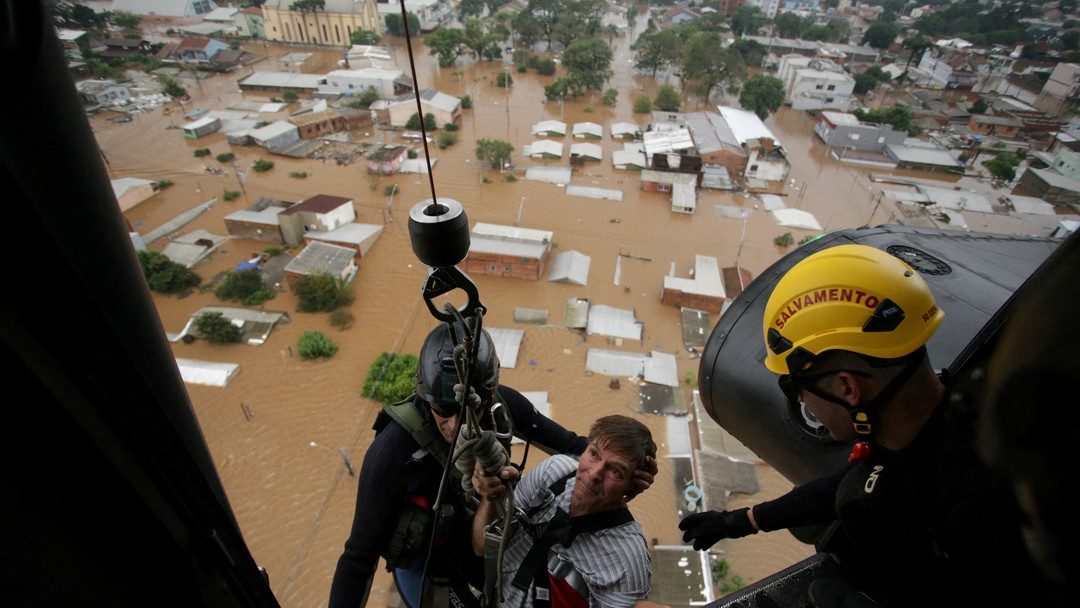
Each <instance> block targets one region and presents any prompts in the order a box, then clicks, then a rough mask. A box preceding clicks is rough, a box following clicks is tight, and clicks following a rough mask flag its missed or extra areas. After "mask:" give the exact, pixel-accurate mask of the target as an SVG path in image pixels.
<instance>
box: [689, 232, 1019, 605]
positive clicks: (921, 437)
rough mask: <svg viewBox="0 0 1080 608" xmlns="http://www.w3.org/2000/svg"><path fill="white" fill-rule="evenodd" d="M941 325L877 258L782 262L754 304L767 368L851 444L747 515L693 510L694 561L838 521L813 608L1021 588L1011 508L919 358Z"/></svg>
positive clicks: (897, 268) (916, 287)
mask: <svg viewBox="0 0 1080 608" xmlns="http://www.w3.org/2000/svg"><path fill="white" fill-rule="evenodd" d="M943 316H944V313H943V312H942V310H941V309H940V308H939V306H938V305H937V303H936V301H935V299H934V296H933V294H932V293H931V292H930V289H929V287H928V286H927V284H926V282H925V281H924V280H923V278H922V277H921V276H920V275H919V274H918V273H917V272H916V271H915V270H913V269H912V268H911V267H910V266H908V265H907V264H905V263H904V262H902V261H901V260H899V259H898V258H896V257H893V256H892V255H889V254H888V253H886V252H884V251H881V250H879V249H876V248H873V247H869V246H865V245H841V246H836V247H832V248H828V249H824V250H822V251H818V252H816V253H814V254H812V255H810V256H808V257H807V258H806V259H804V260H802V261H800V262H799V263H798V264H796V265H795V266H794V267H792V268H791V269H790V270H789V271H788V272H787V273H786V274H785V275H784V276H783V277H782V278H781V279H780V280H779V281H778V282H777V284H776V287H775V289H774V291H773V293H772V295H771V297H770V298H769V300H768V303H767V304H766V307H765V316H764V320H763V321H764V322H763V325H764V327H763V333H764V338H765V345H766V353H765V354H766V357H765V366H766V367H767V368H768V369H769V370H770V371H772V372H774V373H776V374H778V375H779V385H780V389H781V390H782V391H783V392H784V394H785V395H786V396H787V397H788V399H789V400H791V401H792V402H793V403H796V404H798V405H799V406H801V407H803V408H804V409H806V410H808V411H809V412H810V413H811V414H812V415H813V416H814V417H815V418H816V419H817V420H818V421H820V422H821V423H822V424H823V425H824V426H825V428H826V429H827V430H828V432H829V434H830V435H831V436H832V438H833V439H834V440H836V441H838V442H844V443H851V442H855V446H854V449H853V452H852V460H853V462H852V463H851V464H850V465H849V466H848V467H846V468H843V469H841V470H839V471H837V472H835V473H833V474H830V475H827V476H825V477H822V478H820V479H817V480H814V481H811V482H809V483H807V484H805V485H803V486H799V487H798V488H796V489H795V490H793V491H792V492H791V493H789V494H788V495H785V496H783V497H781V498H778V499H776V500H775V501H770V502H767V503H762V504H759V505H755V506H754V507H753V508H751V509H742V510H739V511H734V512H719V513H718V512H714V511H710V512H707V513H700V514H692V515H689V516H687V517H686V518H685V519H684V520H683V521H682V522H681V523H680V525H679V527H680V528H681V529H683V530H685V534H684V540H686V541H687V542H693V544H694V548H695V549H699V550H700V549H705V548H708V547H710V546H712V545H713V544H714V543H716V542H717V541H719V540H720V539H722V538H735V537H739V536H746V535H748V534H753V533H756V532H757V531H758V530H766V531H768V530H775V529H781V528H787V527H791V526H795V525H806V524H811V523H827V522H828V521H830V520H833V521H837V522H838V532H837V534H838V535H839V538H838V541H837V544H836V545H835V546H843V547H845V548H844V549H842V550H841V551H839V552H838V553H837V557H838V560H839V562H840V574H839V575H837V576H827V577H821V578H819V579H818V580H815V581H814V582H813V583H812V584H811V585H810V588H809V595H810V600H811V602H812V603H814V605H817V606H839V605H850V606H860V605H865V606H873V605H886V606H911V605H919V606H938V605H948V606H958V605H963V606H967V605H1002V603H1003V602H1004V601H1005V600H1006V599H1008V598H1010V597H1014V598H1018V597H1022V596H1024V595H1025V594H1027V593H1030V592H1031V590H1030V589H1024V584H1025V583H1027V582H1031V581H1033V580H1034V578H1033V577H1032V573H1033V569H1032V568H1031V563H1030V560H1028V559H1027V558H1026V555H1025V553H1024V550H1023V544H1022V542H1021V538H1020V534H1019V531H1018V524H1019V522H1020V520H1021V513H1020V511H1019V510H1018V508H1017V505H1016V503H1015V502H1014V501H1013V500H1012V496H1011V495H1010V492H1009V487H1008V484H1007V482H1006V481H1005V480H1004V479H1003V478H1002V477H1000V476H998V475H996V474H994V473H992V472H991V471H989V470H988V469H987V467H986V466H985V465H984V464H983V463H982V462H981V461H980V460H979V459H978V457H977V455H976V453H975V450H974V447H973V440H974V435H973V431H974V428H973V425H972V424H971V420H970V419H968V418H967V417H966V416H965V415H964V414H966V413H967V412H963V411H961V409H960V408H958V407H954V406H953V404H952V403H951V402H950V401H949V400H948V399H947V390H946V385H945V383H944V382H943V381H942V379H941V378H939V377H938V375H937V374H936V373H935V372H934V370H933V369H932V367H931V365H930V361H929V358H928V356H927V352H926V347H925V344H926V342H927V340H929V339H930V337H931V336H932V335H933V334H934V332H935V331H936V330H937V328H938V326H939V325H940V323H941V320H942V318H943ZM995 581H997V582H1004V581H1008V584H1007V585H995V584H993V583H994V582H995Z"/></svg>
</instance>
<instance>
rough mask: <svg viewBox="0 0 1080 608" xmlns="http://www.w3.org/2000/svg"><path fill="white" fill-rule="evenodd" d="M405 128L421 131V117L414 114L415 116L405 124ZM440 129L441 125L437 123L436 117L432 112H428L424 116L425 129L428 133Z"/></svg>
mask: <svg viewBox="0 0 1080 608" xmlns="http://www.w3.org/2000/svg"><path fill="white" fill-rule="evenodd" d="M405 128H406V129H419V128H420V117H419V115H417V114H416V112H413V115H412V116H410V117H409V120H407V121H406V122H405ZM438 128H439V125H438V124H437V122H436V119H435V115H434V114H432V113H431V112H428V113H427V114H424V129H425V130H427V131H434V130H436V129H438Z"/></svg>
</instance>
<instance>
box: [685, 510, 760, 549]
mask: <svg viewBox="0 0 1080 608" xmlns="http://www.w3.org/2000/svg"><path fill="white" fill-rule="evenodd" d="M747 511H749V509H739V510H738V511H706V512H705V513H693V514H691V515H687V516H686V517H685V518H683V520H682V521H680V522H679V529H680V530H685V532H683V535H682V539H683V542H686V543H688V542H690V541H691V540H692V541H694V550H695V551H704V550H705V549H708V548H709V547H711V546H713V545H715V544H716V543H717V542H718V541H719V540H720V539H722V538H742V537H744V536H749V535H751V534H757V530H755V529H754V526H753V525H752V524H751V523H750V516H749V515H747V513H746V512H747Z"/></svg>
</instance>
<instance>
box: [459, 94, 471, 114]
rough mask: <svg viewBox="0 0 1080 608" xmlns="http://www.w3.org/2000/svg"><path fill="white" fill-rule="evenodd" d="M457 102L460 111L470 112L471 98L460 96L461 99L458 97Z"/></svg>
mask: <svg viewBox="0 0 1080 608" xmlns="http://www.w3.org/2000/svg"><path fill="white" fill-rule="evenodd" d="M458 100H459V101H460V102H461V109H462V110H471V109H472V97H470V96H468V95H462V96H461V97H458Z"/></svg>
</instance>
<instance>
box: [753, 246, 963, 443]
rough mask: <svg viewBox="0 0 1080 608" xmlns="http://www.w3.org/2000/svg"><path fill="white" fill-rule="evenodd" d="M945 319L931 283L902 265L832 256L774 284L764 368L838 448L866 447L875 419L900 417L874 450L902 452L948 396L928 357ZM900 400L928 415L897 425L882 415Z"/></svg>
mask: <svg viewBox="0 0 1080 608" xmlns="http://www.w3.org/2000/svg"><path fill="white" fill-rule="evenodd" d="M943 317H944V313H943V312H942V311H941V309H940V308H939V307H938V305H937V303H936V302H935V301H934V296H933V294H932V293H930V288H929V287H928V286H927V284H926V281H924V280H923V278H922V276H920V275H919V274H918V273H917V272H915V271H914V270H913V269H912V268H911V267H910V266H908V265H907V264H905V263H904V262H902V261H900V260H899V259H897V258H895V257H893V256H891V255H889V254H888V253H885V252H884V251H881V250H880V249H875V248H873V247H868V246H866V245H841V246H838V247H832V248H830V249H826V250H824V251H820V252H818V253H815V254H813V255H811V256H809V257H808V258H806V259H805V260H803V261H801V262H799V263H798V264H796V265H795V266H794V267H793V268H792V269H791V270H790V271H788V273H787V274H785V275H784V277H783V278H782V279H780V281H779V282H778V283H777V284H776V288H775V289H774V290H773V292H772V296H770V297H769V301H768V303H767V304H766V305H765V319H764V326H765V327H764V332H765V344H766V349H765V367H767V368H769V370H770V371H772V372H774V373H777V374H780V388H781V389H782V390H783V391H784V394H785V395H787V396H788V398H789V399H791V400H792V401H794V402H796V403H800V404H805V406H806V409H808V410H810V412H811V413H812V414H813V415H814V416H815V417H816V418H817V419H818V420H819V421H820V422H821V423H822V424H823V425H824V426H825V427H826V428H827V429H828V430H829V433H830V434H831V435H832V436H833V438H834V439H837V440H839V441H846V440H849V439H853V438H855V437H856V436H861V437H863V438H864V439H865V438H869V436H870V435H871V434H872V433H873V432H874V430H875V429H874V422H875V419H876V418H878V417H879V416H883V417H886V418H889V417H893V418H895V419H894V420H891V421H887V422H886V421H885V420H883V421H882V422H883V424H882V425H881V426H882V428H880V429H877V431H878V433H877V435H876V440H877V442H878V443H882V444H883V445H886V446H887V447H889V446H892V447H894V448H896V449H898V448H901V447H903V446H904V445H906V443H907V442H908V441H910V439H911V438H912V437H913V436H914V434H915V433H917V431H918V429H919V427H921V425H922V423H923V422H925V420H926V418H928V417H929V414H930V413H931V412H932V411H933V409H934V407H936V404H937V403H938V402H939V401H940V399H941V397H942V396H943V395H944V393H945V386H944V385H943V384H942V383H941V382H940V381H939V380H938V378H937V376H936V374H935V373H934V370H933V368H932V367H931V366H930V362H929V359H928V358H927V356H926V349H925V348H924V346H925V344H926V341H927V340H929V339H930V336H932V335H933V334H934V331H935V330H936V329H937V328H938V325H940V324H941V319H942V318H943ZM901 391H903V392H904V395H903V398H902V401H903V402H905V403H916V404H922V407H915V408H910V407H905V408H904V412H903V414H902V415H901V416H899V417H896V416H892V414H893V413H895V414H900V412H898V411H897V412H887V411H886V408H885V405H886V404H887V403H888V402H889V401H890V400H892V399H894V398H895V397H897V396H898V393H899V392H901ZM900 400H901V399H897V401H900ZM912 410H916V411H912ZM844 418H848V419H850V421H851V424H850V426H849V425H845V424H842V423H841V420H842V419H844ZM846 427H849V428H846Z"/></svg>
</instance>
